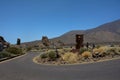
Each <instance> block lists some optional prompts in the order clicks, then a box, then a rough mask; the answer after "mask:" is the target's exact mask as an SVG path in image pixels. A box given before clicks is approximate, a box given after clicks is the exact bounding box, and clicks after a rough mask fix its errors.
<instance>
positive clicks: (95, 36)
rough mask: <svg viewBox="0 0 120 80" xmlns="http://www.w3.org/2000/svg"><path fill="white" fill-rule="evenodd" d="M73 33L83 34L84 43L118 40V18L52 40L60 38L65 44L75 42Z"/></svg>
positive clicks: (119, 39)
mask: <svg viewBox="0 0 120 80" xmlns="http://www.w3.org/2000/svg"><path fill="white" fill-rule="evenodd" d="M75 34H84V42H85V43H86V42H90V43H104V42H120V20H116V21H113V22H109V23H106V24H103V25H100V26H98V27H96V28H94V29H90V30H85V31H81V30H73V31H70V32H67V33H66V34H63V35H62V36H60V37H58V38H55V39H53V40H61V41H62V42H64V43H66V44H71V43H75Z"/></svg>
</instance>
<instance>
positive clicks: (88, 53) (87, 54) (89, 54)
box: [82, 51, 92, 58]
mask: <svg viewBox="0 0 120 80" xmlns="http://www.w3.org/2000/svg"><path fill="white" fill-rule="evenodd" d="M82 57H84V58H90V57H92V54H91V52H89V51H85V52H83V53H82Z"/></svg>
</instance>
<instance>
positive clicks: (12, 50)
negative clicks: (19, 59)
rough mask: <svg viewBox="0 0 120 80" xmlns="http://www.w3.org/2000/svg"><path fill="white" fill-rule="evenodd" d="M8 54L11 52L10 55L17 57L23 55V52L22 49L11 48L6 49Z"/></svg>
mask: <svg viewBox="0 0 120 80" xmlns="http://www.w3.org/2000/svg"><path fill="white" fill-rule="evenodd" d="M6 51H7V52H10V53H13V54H16V55H21V54H23V51H22V49H20V48H17V47H9V48H7V49H6Z"/></svg>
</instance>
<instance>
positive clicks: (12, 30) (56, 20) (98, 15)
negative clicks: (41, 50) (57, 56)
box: [0, 0, 120, 43]
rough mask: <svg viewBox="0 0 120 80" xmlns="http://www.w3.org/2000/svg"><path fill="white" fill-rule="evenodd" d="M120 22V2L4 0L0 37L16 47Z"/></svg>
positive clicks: (2, 3) (1, 1) (0, 9)
mask: <svg viewBox="0 0 120 80" xmlns="http://www.w3.org/2000/svg"><path fill="white" fill-rule="evenodd" d="M117 19H120V0H0V35H1V36H3V37H4V38H5V39H6V40H7V41H8V42H10V43H16V39H17V38H21V40H22V42H28V41H34V40H40V39H41V37H42V36H48V38H53V37H58V36H60V35H62V34H64V33H65V32H68V31H70V30H86V29H91V28H95V27H97V26H99V25H101V24H104V23H107V22H111V21H114V20H117Z"/></svg>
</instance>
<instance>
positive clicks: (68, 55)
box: [62, 52, 79, 63]
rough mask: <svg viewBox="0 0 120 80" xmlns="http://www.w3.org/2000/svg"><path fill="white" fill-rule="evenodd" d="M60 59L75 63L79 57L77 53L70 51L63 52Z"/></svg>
mask: <svg viewBox="0 0 120 80" xmlns="http://www.w3.org/2000/svg"><path fill="white" fill-rule="evenodd" d="M62 59H63V60H64V61H66V62H67V63H76V62H77V61H78V59H79V57H78V55H77V54H75V53H72V52H68V53H65V54H64V55H62Z"/></svg>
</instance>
